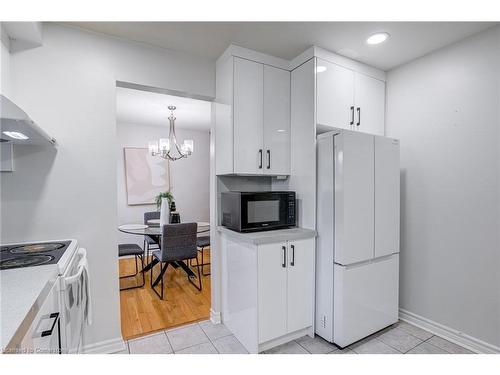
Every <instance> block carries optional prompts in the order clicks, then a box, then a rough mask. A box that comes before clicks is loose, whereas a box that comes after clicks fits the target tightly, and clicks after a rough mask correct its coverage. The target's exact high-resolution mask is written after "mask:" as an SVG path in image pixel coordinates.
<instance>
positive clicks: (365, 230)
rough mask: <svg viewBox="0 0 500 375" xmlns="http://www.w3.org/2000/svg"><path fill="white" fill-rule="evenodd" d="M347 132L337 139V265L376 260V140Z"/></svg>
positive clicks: (335, 144) (370, 136)
mask: <svg viewBox="0 0 500 375" xmlns="http://www.w3.org/2000/svg"><path fill="white" fill-rule="evenodd" d="M373 138H374V137H373V136H372V135H369V134H363V133H358V132H354V131H343V132H342V134H339V135H337V136H335V140H334V154H335V263H339V264H342V265H347V264H350V263H356V262H361V261H365V260H369V259H372V258H373V236H374V218H373V215H374V191H373V189H374V160H373V156H374V140H373Z"/></svg>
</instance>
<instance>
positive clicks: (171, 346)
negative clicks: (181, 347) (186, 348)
mask: <svg viewBox="0 0 500 375" xmlns="http://www.w3.org/2000/svg"><path fill="white" fill-rule="evenodd" d="M163 333H164V334H165V337H166V338H167V342H168V345H170V349H172V353H173V354H175V351H174V346H173V345H172V343H171V342H170V339H169V338H168V335H167V331H163Z"/></svg>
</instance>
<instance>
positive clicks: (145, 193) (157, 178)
mask: <svg viewBox="0 0 500 375" xmlns="http://www.w3.org/2000/svg"><path fill="white" fill-rule="evenodd" d="M123 152H124V158H125V182H126V191H127V204H128V205H139V204H154V203H155V197H156V196H157V195H158V194H159V193H161V192H163V191H167V190H170V166H169V164H168V161H167V160H165V159H162V158H161V157H158V156H152V155H151V154H150V153H149V151H148V149H147V148H135V147H125V148H124V149H123Z"/></svg>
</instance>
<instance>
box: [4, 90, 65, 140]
mask: <svg viewBox="0 0 500 375" xmlns="http://www.w3.org/2000/svg"><path fill="white" fill-rule="evenodd" d="M0 117H1V126H0V142H1V143H5V142H8V143H11V144H15V145H54V144H55V143H56V140H55V138H53V137H52V136H50V135H49V134H47V133H46V132H45V131H44V130H43V129H42V128H40V127H39V126H38V125H37V124H36V123H35V122H34V121H33V120H32V119H31V118H30V117H29V116H28V114H27V113H26V112H24V111H23V110H22V109H21V108H19V107H18V106H17V105H16V104H15V103H14V102H12V101H11V100H10V99H8V98H7V97H6V96H5V95H2V94H0Z"/></svg>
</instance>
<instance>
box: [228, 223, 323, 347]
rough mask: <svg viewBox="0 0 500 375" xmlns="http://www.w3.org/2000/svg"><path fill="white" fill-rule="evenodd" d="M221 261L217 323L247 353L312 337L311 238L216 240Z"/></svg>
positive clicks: (312, 272)
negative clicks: (254, 242)
mask: <svg viewBox="0 0 500 375" xmlns="http://www.w3.org/2000/svg"><path fill="white" fill-rule="evenodd" d="M311 232H312V233H314V232H313V231H311ZM222 259H223V275H222V280H223V288H222V289H223V291H222V294H223V297H222V298H223V301H222V303H223V314H222V320H223V322H224V324H225V325H226V326H227V327H228V328H229V330H231V331H232V332H233V333H234V335H235V336H236V337H237V338H238V340H239V341H240V342H241V343H242V344H243V345H244V346H245V347H246V349H247V350H248V351H249V352H250V353H258V352H261V351H264V350H267V349H270V348H272V347H274V346H277V345H280V344H283V343H286V342H288V341H291V340H294V339H296V338H298V337H301V336H304V335H310V336H313V335H314V326H313V323H314V280H315V276H314V267H315V238H314V234H312V235H311V236H310V237H309V238H301V239H297V240H295V239H293V240H292V239H291V240H288V241H287V240H284V241H279V242H276V243H266V244H257V245H249V244H245V243H238V242H237V241H235V240H234V238H230V237H229V236H227V237H226V236H222Z"/></svg>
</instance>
